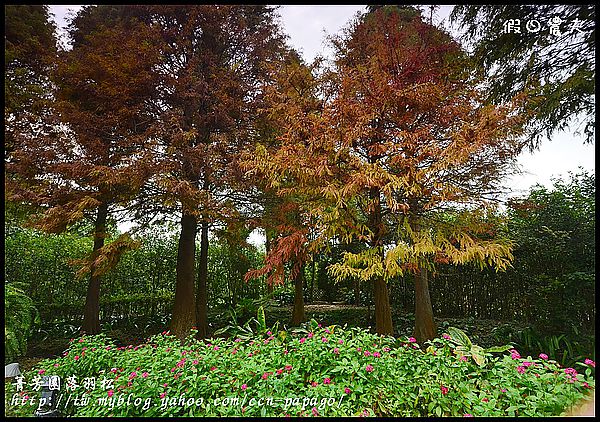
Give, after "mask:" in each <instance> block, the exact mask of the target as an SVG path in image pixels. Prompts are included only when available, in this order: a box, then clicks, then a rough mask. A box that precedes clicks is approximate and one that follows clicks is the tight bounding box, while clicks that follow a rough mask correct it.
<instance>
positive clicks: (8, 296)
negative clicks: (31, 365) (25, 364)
mask: <svg viewBox="0 0 600 422" xmlns="http://www.w3.org/2000/svg"><path fill="white" fill-rule="evenodd" d="M4 306H5V308H4V318H5V320H4V362H5V363H8V362H14V360H15V359H16V358H17V357H20V356H23V355H24V354H25V352H26V351H27V340H28V339H29V336H30V335H31V333H32V331H33V328H34V325H35V324H36V323H38V324H39V314H38V311H37V309H36V308H35V306H34V304H33V300H31V298H30V297H29V296H27V295H26V294H25V292H24V291H23V290H22V289H20V288H18V287H17V285H15V284H9V283H4Z"/></svg>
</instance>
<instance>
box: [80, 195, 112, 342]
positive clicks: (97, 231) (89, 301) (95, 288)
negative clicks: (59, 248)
mask: <svg viewBox="0 0 600 422" xmlns="http://www.w3.org/2000/svg"><path fill="white" fill-rule="evenodd" d="M107 217H108V204H102V205H100V207H98V212H97V214H96V222H95V223H94V249H93V251H92V259H96V257H97V256H98V250H99V249H100V248H102V247H103V246H104V238H105V236H106V219H107ZM95 270H96V267H95V266H94V265H92V267H91V271H90V281H89V283H88V289H87V296H86V298H85V307H84V311H83V322H82V324H81V331H83V332H85V333H86V334H98V333H100V283H101V281H102V278H101V277H100V276H99V275H94V271H95Z"/></svg>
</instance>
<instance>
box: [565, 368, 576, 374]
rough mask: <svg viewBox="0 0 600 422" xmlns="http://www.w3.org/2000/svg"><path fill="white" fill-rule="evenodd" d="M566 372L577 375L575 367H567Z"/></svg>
mask: <svg viewBox="0 0 600 422" xmlns="http://www.w3.org/2000/svg"><path fill="white" fill-rule="evenodd" d="M565 374H569V375H573V376H577V371H576V370H575V369H573V368H565Z"/></svg>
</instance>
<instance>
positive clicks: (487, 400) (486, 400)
mask: <svg viewBox="0 0 600 422" xmlns="http://www.w3.org/2000/svg"><path fill="white" fill-rule="evenodd" d="M481 401H482V402H484V403H487V402H489V401H490V399H488V398H487V397H484V398H482V399H481Z"/></svg>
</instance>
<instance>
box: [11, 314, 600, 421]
mask: <svg viewBox="0 0 600 422" xmlns="http://www.w3.org/2000/svg"><path fill="white" fill-rule="evenodd" d="M263 327H264V325H263ZM451 332H452V333H453V335H456V334H454V333H456V331H454V332H453V331H451ZM455 343H459V344H460V343H461V342H460V341H457V340H456V338H450V337H449V336H448V335H447V334H446V335H444V336H443V337H442V338H437V339H435V340H433V341H432V342H431V343H430V344H427V345H424V346H422V347H420V346H419V345H417V344H416V343H414V339H412V338H410V339H407V338H402V339H395V338H392V337H381V336H377V335H373V334H370V333H368V332H366V331H364V330H361V329H358V328H353V329H345V328H341V327H338V326H329V327H321V326H317V323H316V322H314V320H313V321H311V323H310V324H307V325H306V326H305V327H304V328H300V329H296V330H295V331H292V332H289V331H280V332H271V331H268V330H267V329H266V328H262V329H261V330H260V332H259V333H256V334H255V335H254V336H253V337H252V338H251V339H248V340H241V339H240V338H236V337H230V338H229V339H222V338H217V339H210V340H205V341H197V340H195V339H193V337H192V336H190V337H189V338H188V339H187V341H186V342H185V343H184V344H183V345H182V344H181V343H180V342H179V341H178V340H177V339H175V338H174V337H173V336H170V335H168V333H163V334H161V335H156V336H154V337H152V338H150V339H148V341H147V343H145V344H141V345H138V346H135V347H134V346H132V345H131V346H127V347H120V348H116V347H115V344H114V343H113V342H112V341H111V340H109V339H107V338H106V337H104V336H101V335H100V336H88V337H81V338H79V339H75V340H73V341H72V343H71V345H70V347H69V349H68V350H67V351H65V353H64V355H63V357H61V358H57V359H52V360H45V361H43V362H41V363H39V364H38V365H37V366H36V367H35V368H34V369H33V370H32V371H30V372H28V373H27V374H26V375H25V378H26V380H27V381H30V380H32V379H33V378H34V377H35V376H42V375H58V376H60V377H61V379H62V382H63V386H64V383H65V380H66V379H67V377H69V376H75V378H76V379H77V381H78V383H79V384H82V381H83V380H84V378H86V377H96V379H97V384H96V386H95V388H91V387H90V386H88V387H82V386H80V387H78V388H77V389H75V390H74V392H73V393H74V394H76V395H77V396H78V397H87V398H89V403H88V404H87V405H86V406H80V407H77V406H75V405H74V402H73V400H71V401H70V402H69V405H68V406H67V407H66V408H61V410H62V411H63V412H64V413H65V414H68V415H77V416H96V417H100V416H140V415H144V416H174V415H178V416H184V415H185V416H213V415H214V416H217V415H218V416H241V415H244V416H284V415H291V416H302V415H303V416H311V415H315V416H316V415H319V416H349V415H371V416H372V415H380V416H442V415H443V416H464V415H473V416H479V415H486V416H513V415H516V416H549V415H559V414H561V412H563V411H565V410H566V409H567V408H568V407H569V406H571V405H573V404H574V403H575V402H576V401H578V400H579V399H581V398H583V397H584V395H585V393H586V391H587V390H588V389H589V388H593V387H594V380H593V378H592V377H591V374H592V372H593V370H594V368H593V367H594V366H595V364H594V363H593V362H591V361H589V360H588V361H586V363H580V364H579V365H578V367H577V368H561V367H560V365H559V364H557V363H556V362H554V361H552V360H548V359H547V358H546V357H545V356H541V357H535V358H532V357H530V356H528V357H526V358H525V357H521V356H519V355H518V352H517V351H515V350H511V351H510V352H509V353H503V354H500V355H495V356H493V355H492V354H491V353H484V352H483V351H482V350H481V349H476V347H477V346H470V348H463V349H462V351H461V349H460V347H459V346H458V345H457V344H455ZM482 357H483V358H484V359H485V360H482ZM476 360H477V362H478V363H477V362H476ZM578 372H583V373H578ZM102 379H107V380H110V381H112V383H113V385H106V384H105V385H100V382H101V380H102ZM14 394H15V385H14V384H9V385H7V387H6V390H5V395H6V400H7V404H9V409H8V410H9V413H10V414H19V415H31V414H32V413H33V412H34V410H35V408H34V406H33V405H32V404H31V403H29V402H28V404H25V405H16V402H17V400H18V399H21V398H22V397H24V396H28V397H30V396H31V397H37V396H38V395H39V394H38V393H37V392H34V391H31V388H26V391H23V392H21V393H16V395H14ZM136 398H139V399H140V400H139V402H137V404H135V401H134V400H135V399H136ZM267 398H272V402H264V403H261V404H259V403H258V402H256V400H258V399H263V400H266V399H267ZM128 399H129V400H130V404H129V405H126V404H125V403H127V400H128ZM225 399H227V400H229V404H228V405H223V400H225ZM236 399H237V400H239V402H238V403H235V402H234V400H236ZM251 399H254V401H252V402H251V401H250V400H251ZM11 400H12V403H13V404H12V405H11ZM118 400H122V402H121V404H119V401H118ZM146 400H147V401H146ZM215 400H218V401H219V402H218V403H217V402H216V401H215ZM62 403H63V407H64V404H65V403H66V398H63V402H62ZM182 403H183V404H182ZM59 408H60V407H59Z"/></svg>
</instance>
